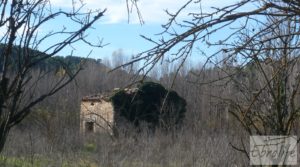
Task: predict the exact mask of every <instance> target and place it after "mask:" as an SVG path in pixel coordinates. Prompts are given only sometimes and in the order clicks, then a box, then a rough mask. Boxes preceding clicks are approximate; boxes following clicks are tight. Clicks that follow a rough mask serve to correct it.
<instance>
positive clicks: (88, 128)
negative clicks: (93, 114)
mask: <svg viewBox="0 0 300 167" xmlns="http://www.w3.org/2000/svg"><path fill="white" fill-rule="evenodd" d="M85 131H86V132H89V133H90V132H94V122H86V123H85Z"/></svg>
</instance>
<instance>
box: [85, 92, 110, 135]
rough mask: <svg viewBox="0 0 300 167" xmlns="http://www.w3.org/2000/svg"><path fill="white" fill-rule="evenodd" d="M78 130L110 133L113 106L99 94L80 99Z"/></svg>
mask: <svg viewBox="0 0 300 167" xmlns="http://www.w3.org/2000/svg"><path fill="white" fill-rule="evenodd" d="M80 111H81V112H80V131H81V132H82V133H89V132H92V133H95V132H99V133H109V134H112V126H113V120H114V115H113V113H114V112H113V107H112V104H111V102H110V101H108V100H107V99H105V98H103V97H101V96H92V97H84V98H83V99H82V101H81V110H80Z"/></svg>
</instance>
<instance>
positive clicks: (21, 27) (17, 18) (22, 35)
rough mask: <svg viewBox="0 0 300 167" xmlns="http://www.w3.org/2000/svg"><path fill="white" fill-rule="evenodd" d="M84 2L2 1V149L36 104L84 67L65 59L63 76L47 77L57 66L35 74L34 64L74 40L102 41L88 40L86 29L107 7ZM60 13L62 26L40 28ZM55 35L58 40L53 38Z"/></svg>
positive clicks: (0, 23)
mask: <svg viewBox="0 0 300 167" xmlns="http://www.w3.org/2000/svg"><path fill="white" fill-rule="evenodd" d="M79 2H80V1H78V3H79ZM78 3H77V4H75V1H73V8H71V9H70V11H67V10H61V9H60V10H58V9H57V10H56V9H54V8H52V6H51V1H49V0H30V1H28V0H26V1H25V0H12V1H8V0H3V1H0V11H1V12H0V13H1V14H0V29H1V31H2V35H1V38H0V42H1V43H2V44H1V51H0V62H1V63H0V65H1V69H0V74H1V75H0V151H2V150H3V147H4V144H5V141H6V138H7V135H8V133H9V131H10V129H11V128H12V127H13V126H15V125H16V124H18V123H19V122H20V121H22V120H23V119H24V118H25V117H26V116H27V115H28V114H29V113H30V111H31V109H32V108H33V107H34V106H35V105H37V104H38V103H40V102H41V101H43V100H44V99H46V98H47V97H49V96H51V95H53V94H55V93H56V92H58V91H59V90H60V89H62V88H63V87H64V86H66V85H67V84H68V83H70V82H71V81H72V80H73V79H74V77H75V76H76V75H77V74H78V72H79V71H80V70H81V68H80V67H79V68H77V69H70V68H68V66H67V65H64V64H62V65H61V66H62V67H63V68H64V71H65V72H63V73H62V75H61V77H60V78H59V79H53V80H51V81H49V80H48V81H45V80H44V79H45V76H47V75H48V74H53V72H55V71H54V70H55V69H48V70H40V71H39V74H38V75H35V76H34V77H33V76H32V73H31V72H32V70H33V69H34V68H35V67H36V66H38V65H41V64H43V63H45V62H46V61H47V60H49V59H50V58H52V57H54V56H55V55H57V54H58V53H59V52H60V51H61V50H63V49H64V48H66V47H69V46H72V44H75V43H78V42H80V43H83V44H86V45H89V46H93V47H101V46H102V44H101V41H100V42H99V43H96V44H93V43H91V42H89V41H87V39H86V37H87V34H86V33H85V32H86V31H87V30H88V29H89V28H90V27H91V26H92V25H93V24H94V23H95V22H96V21H97V20H98V19H100V18H101V17H102V16H103V14H104V12H105V10H102V11H100V10H96V11H87V12H83V4H81V5H78ZM58 18H60V19H64V20H65V21H66V22H67V23H66V24H63V25H61V29H59V28H58V29H54V30H51V31H49V32H48V33H41V32H40V30H41V29H42V28H44V27H45V26H46V25H47V24H51V21H53V19H58ZM68 25H69V26H68ZM74 27H77V28H74ZM51 39H52V40H55V42H54V43H51ZM37 50H40V51H37ZM42 82H43V83H44V84H48V89H47V90H45V91H40V90H39V89H38V88H39V84H41V83H42Z"/></svg>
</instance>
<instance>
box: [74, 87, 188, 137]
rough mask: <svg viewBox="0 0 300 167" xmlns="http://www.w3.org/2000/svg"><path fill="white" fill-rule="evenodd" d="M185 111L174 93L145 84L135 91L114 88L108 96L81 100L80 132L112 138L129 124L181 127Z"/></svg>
mask: <svg viewBox="0 0 300 167" xmlns="http://www.w3.org/2000/svg"><path fill="white" fill-rule="evenodd" d="M185 112H186V101H185V99H183V98H181V97H180V96H179V95H178V94H177V93H176V92H175V91H172V90H167V89H165V88H164V87H163V86H162V85H160V84H158V83H154V82H145V83H143V84H141V85H138V87H137V88H130V89H128V88H126V89H115V90H114V91H113V92H111V94H110V95H94V96H87V97H83V98H82V101H81V113H80V131H81V132H82V133H88V132H100V133H103V132H105V133H109V134H110V135H114V134H115V133H116V132H117V131H116V130H126V129H127V128H126V127H127V126H129V127H131V125H133V126H134V127H135V128H137V129H139V128H140V127H142V126H143V125H147V127H149V128H150V129H151V130H155V129H156V128H164V129H166V130H167V129H171V128H173V127H178V126H180V125H181V124H182V120H183V118H184V114H185ZM124 128H125V129H124Z"/></svg>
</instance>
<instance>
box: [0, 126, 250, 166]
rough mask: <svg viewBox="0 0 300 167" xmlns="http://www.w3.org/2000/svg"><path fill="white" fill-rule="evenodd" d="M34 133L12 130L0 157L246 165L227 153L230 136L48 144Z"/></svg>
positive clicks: (55, 162) (72, 162)
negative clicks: (3, 152) (2, 155)
mask: <svg viewBox="0 0 300 167" xmlns="http://www.w3.org/2000/svg"><path fill="white" fill-rule="evenodd" d="M37 132H38V130H37ZM37 132H35V133H34V134H33V133H31V136H30V135H28V132H24V131H19V130H15V131H14V132H13V133H12V134H11V135H10V140H9V142H8V143H7V145H6V151H5V154H4V155H5V156H6V157H13V158H16V157H25V158H24V159H23V162H24V164H27V163H29V162H39V163H40V162H43V163H44V164H42V165H41V166H91V167H92V166H100V167H102V166H103V167H110V166H111V167H114V166H116V167H119V166H120V167H122V166H123V167H135V166H136V167H148V166H149V167H150V166H151V167H152V166H153V167H185V166H186V167H193V166H195V167H199V166H203V167H213V166H247V165H248V164H249V162H248V161H247V159H246V158H245V156H244V155H242V154H240V153H239V152H237V151H235V150H233V149H232V147H231V146H230V145H229V143H230V142H233V143H235V141H234V138H233V136H229V135H226V134H219V135H216V134H213V133H212V134H208V133H206V132H203V133H202V134H193V133H192V132H191V131H182V132H178V133H176V135H171V134H169V135H166V134H163V133H160V132H157V133H155V134H152V135H147V133H142V134H138V135H130V137H128V136H127V137H124V136H121V137H120V138H119V139H118V140H115V141H112V140H111V139H110V138H109V137H108V136H103V135H98V134H92V135H88V136H85V137H80V136H76V135H73V136H71V135H70V134H69V135H66V136H60V137H59V138H56V139H54V140H52V142H49V141H51V140H47V139H46V138H45V137H44V136H43V135H42V134H39V133H37ZM19 161H21V162H22V159H21V160H20V159H18V163H20V162H19ZM21 164H22V163H21ZM33 166H34V165H33Z"/></svg>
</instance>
